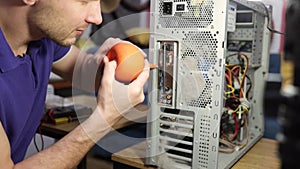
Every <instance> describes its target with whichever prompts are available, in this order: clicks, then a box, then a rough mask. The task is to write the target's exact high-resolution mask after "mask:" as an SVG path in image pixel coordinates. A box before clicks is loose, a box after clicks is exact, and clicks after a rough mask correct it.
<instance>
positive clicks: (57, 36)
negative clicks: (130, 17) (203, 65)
mask: <svg viewBox="0 0 300 169" xmlns="http://www.w3.org/2000/svg"><path fill="white" fill-rule="evenodd" d="M101 22H102V18H101V10H100V3H99V0H0V151H1V155H0V169H12V168H21V169H27V168H30V169H34V168H38V169H42V168H47V169H51V168H53V169H60V168H62V169H66V168H75V167H76V165H77V164H78V163H79V161H80V160H81V159H82V157H83V156H84V155H85V154H86V153H87V152H88V151H89V149H90V148H91V147H93V146H94V144H95V142H96V141H97V140H99V139H100V138H102V137H103V136H104V135H105V134H107V133H108V132H109V131H110V129H111V127H110V126H111V125H113V124H114V123H116V122H117V121H118V120H119V119H120V118H121V117H122V115H123V114H124V112H126V110H128V109H129V108H130V107H132V106H134V105H136V104H138V103H140V102H142V101H143V99H144V95H143V86H144V84H145V82H146V81H147V79H148V77H149V68H147V69H145V70H144V71H143V72H142V73H141V74H140V76H139V77H138V78H137V79H136V80H134V81H133V82H132V83H130V84H128V85H125V84H120V83H115V79H114V74H115V68H116V62H115V61H109V60H108V58H107V57H106V56H104V55H105V53H106V52H107V51H108V50H109V49H110V47H111V46H113V45H114V44H116V43H119V42H120V41H121V40H119V39H108V40H107V41H106V42H105V43H104V44H103V45H102V46H101V47H100V49H99V50H98V51H97V52H96V53H97V54H96V55H95V56H92V55H88V56H85V57H83V59H80V58H79V52H80V51H79V49H78V48H76V47H74V46H72V47H68V46H70V45H72V44H74V42H75V41H76V38H77V37H78V36H79V35H80V34H82V32H83V31H84V30H85V29H86V28H87V27H88V24H100V23H101ZM63 46H65V47H63ZM103 56H104V57H103ZM102 58H103V59H102ZM91 62H93V63H97V64H100V62H101V63H103V64H104V70H103V75H102V79H101V83H100V87H99V90H98V91H97V92H98V97H97V107H96V109H95V110H94V112H93V114H92V115H91V116H90V117H89V118H88V119H87V120H85V121H84V122H83V123H82V124H81V125H80V126H78V127H77V128H75V129H74V130H73V131H72V132H70V133H69V134H68V135H66V136H65V137H64V138H62V139H61V140H59V141H58V142H57V143H55V144H54V145H52V146H51V147H49V148H47V149H46V150H44V151H41V152H39V153H37V154H36V155H33V156H31V157H29V158H28V159H24V155H25V152H26V150H27V146H28V145H29V143H30V140H31V139H32V137H33V135H34V134H35V131H36V128H37V127H38V124H39V121H40V118H41V116H42V112H43V106H44V101H45V95H46V89H47V84H48V78H49V74H50V72H51V67H52V68H53V69H52V70H53V71H54V72H55V73H57V74H58V75H60V76H62V77H63V78H65V79H69V80H72V76H73V74H76V75H77V74H80V75H81V74H83V73H82V72H83V70H84V69H85V68H87V67H88V65H89V64H90V63H91ZM52 63H54V64H53V65H52ZM75 63H76V66H75ZM146 63H147V62H146ZM146 65H147V64H146ZM146 67H149V66H146ZM75 68H76V70H75ZM73 72H75V73H73ZM77 80H78V78H77ZM78 81H79V83H82V82H80V80H78ZM92 83H95V82H92ZM115 84H117V88H118V89H119V90H123V91H124V90H125V91H127V93H126V95H123V96H122V97H120V98H127V99H123V100H120V99H119V98H116V97H114V96H115V95H116V94H115V93H114V89H115V88H114V85H115ZM117 99H119V100H117Z"/></svg>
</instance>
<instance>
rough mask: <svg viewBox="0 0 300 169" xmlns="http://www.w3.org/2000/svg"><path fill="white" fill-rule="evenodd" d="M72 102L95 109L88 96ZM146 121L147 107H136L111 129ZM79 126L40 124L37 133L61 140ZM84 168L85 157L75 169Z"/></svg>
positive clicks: (91, 99)
mask: <svg viewBox="0 0 300 169" xmlns="http://www.w3.org/2000/svg"><path fill="white" fill-rule="evenodd" d="M70 99H72V101H73V102H74V103H75V104H79V105H84V106H87V107H90V108H92V109H94V108H95V107H96V98H95V97H93V96H88V95H79V96H74V97H72V98H70ZM146 119H147V105H143V104H140V105H137V106H136V107H134V108H132V109H130V110H129V111H128V113H127V114H126V115H125V116H124V118H122V119H121V120H119V121H118V122H117V123H116V124H115V125H113V128H114V129H115V130H118V129H121V128H124V127H128V126H129V125H132V124H136V123H144V122H145V121H146ZM79 124H80V122H79V121H77V120H76V121H73V122H69V123H64V124H59V125H55V124H49V123H42V124H41V125H40V128H39V132H41V134H42V135H45V136H49V137H52V138H55V139H61V138H62V137H64V136H65V135H66V134H68V133H69V132H70V131H72V130H73V129H74V128H75V127H77V126H78V125H79ZM85 168H86V157H84V159H83V160H82V161H81V162H80V164H79V165H78V167H77V169H85Z"/></svg>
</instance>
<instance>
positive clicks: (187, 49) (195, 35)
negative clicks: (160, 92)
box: [178, 31, 218, 108]
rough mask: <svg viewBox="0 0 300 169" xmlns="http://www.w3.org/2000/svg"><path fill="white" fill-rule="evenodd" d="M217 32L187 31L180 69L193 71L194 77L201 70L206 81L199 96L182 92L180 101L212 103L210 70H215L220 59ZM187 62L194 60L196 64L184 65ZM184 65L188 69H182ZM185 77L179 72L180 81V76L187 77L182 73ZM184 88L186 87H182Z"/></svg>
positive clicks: (198, 104) (198, 105)
mask: <svg viewBox="0 0 300 169" xmlns="http://www.w3.org/2000/svg"><path fill="white" fill-rule="evenodd" d="M217 34H218V32H216V33H214V34H213V33H211V32H209V31H203V32H196V31H188V32H187V33H185V34H184V35H185V38H183V39H182V43H181V44H182V48H181V53H182V55H181V56H180V57H181V58H180V59H181V61H180V62H179V71H186V72H192V76H193V77H192V78H193V79H196V78H197V77H196V76H199V74H197V73H195V72H199V73H200V74H201V75H202V77H203V80H204V82H205V85H204V87H203V88H202V91H200V92H199V93H198V96H194V97H191V96H190V97H189V96H185V95H186V94H190V93H189V92H181V93H180V95H183V96H181V97H179V98H181V99H184V100H180V102H187V105H188V106H193V107H200V108H206V107H207V106H208V105H209V104H211V103H212V86H213V80H212V77H211V75H210V73H209V71H213V70H214V68H215V65H216V64H217V61H218V56H217V49H218V46H217V44H218V40H217V39H216V35H217ZM187 62H194V64H196V65H195V66H194V67H191V66H189V67H184V66H183V65H190V63H187ZM182 67H184V68H185V69H186V70H183V69H181V68H182ZM182 76H183V77H181V76H180V73H179V77H178V78H179V81H181V79H180V78H185V76H186V75H185V74H182ZM182 90H184V89H182ZM195 92H196V91H195V88H194V90H193V94H194V95H195V94H197V93H195Z"/></svg>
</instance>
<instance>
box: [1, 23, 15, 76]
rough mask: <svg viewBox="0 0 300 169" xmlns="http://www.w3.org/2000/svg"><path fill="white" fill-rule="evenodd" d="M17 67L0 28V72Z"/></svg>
mask: <svg viewBox="0 0 300 169" xmlns="http://www.w3.org/2000/svg"><path fill="white" fill-rule="evenodd" d="M18 65H19V63H18V62H16V57H15V55H14V53H13V51H12V50H11V48H10V46H9V45H8V43H7V41H6V39H5V37H4V34H3V32H2V30H1V28H0V70H1V72H6V71H9V70H11V69H14V68H16V67H17V66H18Z"/></svg>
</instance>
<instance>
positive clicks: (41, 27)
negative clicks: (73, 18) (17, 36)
mask: <svg viewBox="0 0 300 169" xmlns="http://www.w3.org/2000/svg"><path fill="white" fill-rule="evenodd" d="M59 13H61V12H58V11H56V10H55V9H53V8H52V7H51V6H47V7H44V8H40V9H38V10H36V11H35V12H34V13H33V14H32V15H31V16H30V19H29V22H30V23H31V25H35V27H36V30H38V32H40V34H41V35H42V37H47V38H50V39H52V40H53V41H54V42H56V43H57V44H59V45H62V46H70V45H73V44H75V42H76V40H77V36H76V34H75V32H74V29H72V28H70V27H68V26H69V25H70V24H69V23H68V22H67V21H66V20H64V19H63V18H64V17H62V16H61V15H59Z"/></svg>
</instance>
